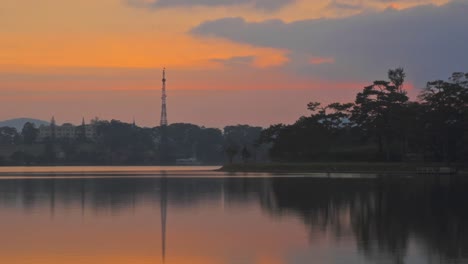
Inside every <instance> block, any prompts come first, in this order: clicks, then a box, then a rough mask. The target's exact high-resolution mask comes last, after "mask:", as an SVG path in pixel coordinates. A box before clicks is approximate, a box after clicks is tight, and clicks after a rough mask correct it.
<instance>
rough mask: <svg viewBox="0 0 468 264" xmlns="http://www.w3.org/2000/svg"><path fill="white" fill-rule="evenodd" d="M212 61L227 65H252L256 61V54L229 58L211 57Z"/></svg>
mask: <svg viewBox="0 0 468 264" xmlns="http://www.w3.org/2000/svg"><path fill="white" fill-rule="evenodd" d="M210 61H211V62H215V63H219V64H222V65H223V66H225V67H237V66H251V65H252V64H253V63H254V61H255V56H236V57H231V58H228V59H211V60H210Z"/></svg>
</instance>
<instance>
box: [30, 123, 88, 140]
mask: <svg viewBox="0 0 468 264" xmlns="http://www.w3.org/2000/svg"><path fill="white" fill-rule="evenodd" d="M83 128H84V129H83ZM83 132H84V136H85V137H86V138H87V139H91V140H92V139H95V138H96V130H95V127H94V125H86V124H85V123H84V120H83V123H82V125H81V126H74V125H72V124H70V123H65V124H63V125H61V126H57V125H56V124H55V119H54V118H53V117H52V121H51V122H50V125H41V126H40V127H39V135H38V137H37V140H38V141H44V140H46V139H48V138H55V139H77V138H78V137H80V136H81V135H83Z"/></svg>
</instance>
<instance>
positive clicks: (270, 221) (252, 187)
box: [0, 167, 468, 264]
mask: <svg viewBox="0 0 468 264" xmlns="http://www.w3.org/2000/svg"><path fill="white" fill-rule="evenodd" d="M211 169H212V168H211V167H203V168H193V167H192V168H188V167H182V168H181V167H172V168H166V167H119V168H115V167H98V168H96V167H68V168H61V167H55V168H32V169H31V168H14V169H13V168H1V169H0V175H3V177H0V234H1V236H2V243H1V247H0V263H13V264H17V263H18V264H23V263H24V264H29V263H31V264H32V263H34V264H42V263H44V264H46V263H47V264H56V263H57V264H58V263H60V264H62V263H70V264H75V263H77V264H78V263H80V264H86V263H89V264H98V263H99V264H103V263H116V264H120V263H122V264H127V263H128V264H130V263H132V264H139V263H168V264H171V263H174V264H177V263H195V264H197V263H203V264H212V263H213V264H215V263H216V264H218V263H220V264H223V263H226V264H237V263H239V264H244V263H245V264H270V263H271V264H280V263H281V264H282V263H284V264H286V263H287V264H289V263H293V264H296V263H351V264H353V263H468V231H467V226H466V225H467V223H468V221H467V220H468V211H467V209H468V208H467V201H468V194H467V193H466V191H465V190H467V187H468V184H467V183H466V182H465V181H464V180H463V179H457V178H438V177H430V178H429V177H427V178H424V179H420V178H415V177H395V178H386V177H384V178H382V177H376V176H373V177H368V176H365V175H361V176H362V177H361V176H356V175H341V176H342V177H338V176H339V175H335V176H337V177H328V176H330V175H326V174H323V175H322V174H310V175H301V174H291V175H285V174H281V175H268V174H234V175H233V174H225V173H221V172H213V171H212V170H211Z"/></svg>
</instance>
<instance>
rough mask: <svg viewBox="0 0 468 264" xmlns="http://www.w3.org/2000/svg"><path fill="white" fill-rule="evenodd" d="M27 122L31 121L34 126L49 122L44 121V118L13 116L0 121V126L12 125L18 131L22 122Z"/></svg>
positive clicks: (22, 124)
mask: <svg viewBox="0 0 468 264" xmlns="http://www.w3.org/2000/svg"><path fill="white" fill-rule="evenodd" d="M27 122H30V123H33V124H35V125H36V127H39V126H40V125H48V124H49V122H47V121H44V120H39V119H33V118H14V119H10V120H5V121H0V127H5V126H8V127H14V128H16V130H17V131H18V132H20V131H21V129H23V126H24V124H26V123H27Z"/></svg>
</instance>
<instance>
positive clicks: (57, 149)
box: [0, 120, 266, 165]
mask: <svg viewBox="0 0 468 264" xmlns="http://www.w3.org/2000/svg"><path fill="white" fill-rule="evenodd" d="M93 126H94V129H95V133H96V135H95V136H94V138H87V137H86V136H85V132H84V131H85V129H84V126H77V127H76V131H77V136H76V137H74V138H58V137H56V138H46V139H43V140H39V139H38V135H39V129H38V128H37V127H35V125H34V124H32V123H26V124H25V125H24V127H23V129H22V130H21V131H20V132H18V131H16V129H15V128H11V127H0V165H55V164H73V165H119V164H121V165H158V164H176V162H177V160H178V159H190V158H191V159H193V160H194V161H195V162H197V163H200V164H213V165H214V164H223V163H225V162H227V161H228V160H231V161H233V162H241V155H240V154H242V157H243V158H244V159H245V161H247V159H248V160H252V161H253V158H255V159H257V160H260V159H263V160H264V161H265V159H266V154H265V153H266V151H265V150H263V155H260V154H258V153H259V148H258V147H257V148H254V147H253V146H255V143H256V141H257V139H258V138H259V136H260V133H261V131H262V128H261V127H253V126H248V125H235V126H227V127H225V128H224V129H223V130H221V129H218V128H206V127H203V126H197V125H194V124H188V123H176V124H171V125H168V126H167V127H164V128H163V127H154V128H143V127H138V126H136V125H134V124H129V123H124V122H121V121H118V120H111V121H105V120H94V121H93ZM80 131H83V132H82V133H80ZM163 141H164V142H163ZM163 143H165V144H163ZM163 145H165V148H163V147H162V146H163ZM254 151H256V152H255V153H253V152H254ZM227 153H231V154H229V155H227ZM238 153H239V155H237V154H238Z"/></svg>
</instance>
